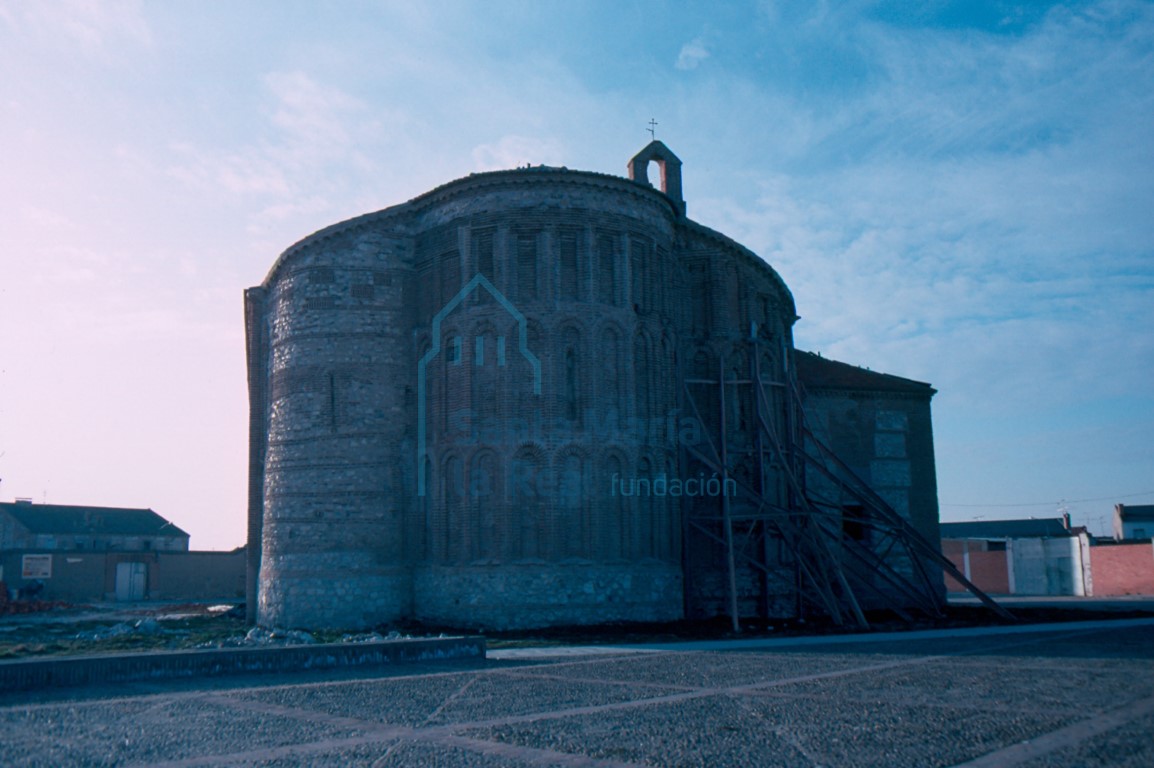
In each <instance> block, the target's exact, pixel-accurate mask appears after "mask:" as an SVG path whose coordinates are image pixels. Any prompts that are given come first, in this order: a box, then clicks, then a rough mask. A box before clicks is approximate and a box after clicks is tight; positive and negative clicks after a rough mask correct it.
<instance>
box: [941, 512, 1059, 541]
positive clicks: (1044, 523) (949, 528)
mask: <svg viewBox="0 0 1154 768" xmlns="http://www.w3.org/2000/svg"><path fill="white" fill-rule="evenodd" d="M941 535H942V538H943V539H1041V538H1053V537H1058V536H1069V535H1070V531H1068V530H1066V526H1065V525H1063V523H1062V518H1060V517H1051V518H1043V519H1041V520H1035V519H1030V520H975V521H972V522H966V523H941Z"/></svg>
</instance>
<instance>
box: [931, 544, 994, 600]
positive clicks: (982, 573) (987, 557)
mask: <svg viewBox="0 0 1154 768" xmlns="http://www.w3.org/2000/svg"><path fill="white" fill-rule="evenodd" d="M960 544H961V542H960V541H944V542H942V553H943V554H945V555H946V557H948V558H949V559H950V562H952V563H953V564H954V565H955V566H956V567H957V569H958V570H959V571H961V572H962V573H963V574H964V573H965V565H964V558H963V555H962V551H961V547H960V546H949V547H947V546H946V545H960ZM969 579H970V581H971V582H972V583H973V584H974V586H976V587H977V588H978V589H980V590H982V591H983V592H986V593H987V594H991V595H1008V594H1009V593H1010V569H1009V564H1008V562H1007V560H1006V553H1005V551H1001V552H983V551H981V550H979V549H971V550H970V576H969ZM945 580H946V591H948V592H955V593H956V592H966V591H967V590H966V589H965V588H964V587H963V586H962V585H961V583H959V582H958V581H957V580H955V579H954V578H952V577H951V576H946V577H945Z"/></svg>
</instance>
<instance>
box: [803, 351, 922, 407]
mask: <svg viewBox="0 0 1154 768" xmlns="http://www.w3.org/2000/svg"><path fill="white" fill-rule="evenodd" d="M793 359H794V365H795V366H796V370H797V378H798V381H800V382H801V385H802V386H803V387H805V388H806V389H861V390H867V391H868V390H872V391H877V392H902V393H905V394H913V395H922V396H925V397H929V396H932V395H933V394H934V393H935V392H937V390H936V389H934V388H933V387H931V386H930V385H929V384H926V383H924V382H921V381H914V380H913V379H903V378H902V377H901V376H892V375H890V374H888V373H878V372H877V371H869V370H866V369H865V368H859V367H858V366H856V365H849V364H848V363H839V362H838V361H837V360H830V359H828V358H825V357H821V356H820V355H815V354H813V353H812V352H803V351H802V350H800V349H795V350H794V356H793Z"/></svg>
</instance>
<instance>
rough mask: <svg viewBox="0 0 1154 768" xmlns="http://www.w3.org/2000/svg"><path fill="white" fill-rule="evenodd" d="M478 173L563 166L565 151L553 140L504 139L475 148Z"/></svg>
mask: <svg viewBox="0 0 1154 768" xmlns="http://www.w3.org/2000/svg"><path fill="white" fill-rule="evenodd" d="M473 161H474V163H475V164H476V169H477V170H478V171H495V170H501V169H505V168H517V167H519V166H523V165H563V164H564V163H565V152H564V150H563V147H562V144H561V142H559V141H557V140H556V139H550V138H533V137H529V136H502V137H501V138H500V139H498V140H497V141H496V142H493V143H490V144H480V145H478V146H477V147H476V148H474V149H473Z"/></svg>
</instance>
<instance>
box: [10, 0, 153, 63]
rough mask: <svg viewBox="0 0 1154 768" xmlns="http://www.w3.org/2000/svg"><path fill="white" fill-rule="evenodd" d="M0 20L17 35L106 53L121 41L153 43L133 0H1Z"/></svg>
mask: <svg viewBox="0 0 1154 768" xmlns="http://www.w3.org/2000/svg"><path fill="white" fill-rule="evenodd" d="M0 22H3V23H4V24H6V25H8V26H9V27H10V28H11V29H13V30H14V31H16V32H18V33H19V34H21V35H30V36H34V37H37V38H39V39H41V40H45V41H56V44H57V45H58V47H60V48H61V49H65V48H67V49H77V48H78V49H80V50H81V51H83V52H85V53H108V52H110V51H111V50H112V49H114V48H115V47H116V46H118V45H121V44H123V43H126V42H127V43H133V44H136V45H142V46H151V45H152V44H153V34H152V30H151V28H150V27H149V25H148V22H147V21H146V20H145V18H144V14H143V12H142V8H141V3H140V2H137V0H57V1H56V2H50V3H22V2H4V3H2V4H0Z"/></svg>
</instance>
